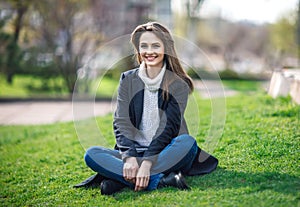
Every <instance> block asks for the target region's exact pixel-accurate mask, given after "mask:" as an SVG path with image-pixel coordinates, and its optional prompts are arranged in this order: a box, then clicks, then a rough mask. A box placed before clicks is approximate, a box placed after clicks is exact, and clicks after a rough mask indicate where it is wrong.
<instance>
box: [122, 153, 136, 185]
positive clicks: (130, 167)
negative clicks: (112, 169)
mask: <svg viewBox="0 0 300 207" xmlns="http://www.w3.org/2000/svg"><path fill="white" fill-rule="evenodd" d="M138 170H139V165H138V163H137V160H136V158H135V157H128V158H126V160H125V163H124V166H123V177H124V179H125V180H127V181H128V182H131V183H135V181H136V174H137V172H138Z"/></svg>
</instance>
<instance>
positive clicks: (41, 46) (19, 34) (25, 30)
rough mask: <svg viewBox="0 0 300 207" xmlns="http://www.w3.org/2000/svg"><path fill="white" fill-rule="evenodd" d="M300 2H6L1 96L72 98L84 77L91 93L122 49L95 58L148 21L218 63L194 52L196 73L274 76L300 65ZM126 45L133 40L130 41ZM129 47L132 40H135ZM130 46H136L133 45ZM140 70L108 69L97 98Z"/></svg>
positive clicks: (1, 16)
mask: <svg viewBox="0 0 300 207" xmlns="http://www.w3.org/2000/svg"><path fill="white" fill-rule="evenodd" d="M299 5H300V4H299V2H298V1H297V0H285V1H282V0H252V1H239V0H226V1H220V0H219V1H217V0H152V1H151V0H122V1H120V0H41V1H37V0H5V1H3V0H1V1H0V98H16V97H18V98H37V97H38V98H44V97H46V98H49V97H52V98H68V97H70V94H72V93H73V92H74V90H75V88H74V86H75V82H76V80H77V78H78V77H81V78H83V77H84V78H85V79H86V80H87V82H88V83H87V85H86V87H85V88H84V89H82V90H85V91H88V90H89V87H90V84H93V83H94V82H93V81H90V80H93V79H95V78H97V77H99V75H100V74H102V73H103V71H105V70H107V68H105V67H106V65H105V64H101V62H105V61H106V60H107V59H109V58H111V55H113V54H116V53H118V46H116V48H114V49H112V48H110V49H112V50H111V51H110V52H107V53H100V54H98V56H97V59H98V64H96V66H95V65H94V67H87V66H86V65H87V61H88V60H89V58H90V57H91V56H92V55H93V54H94V53H95V52H96V51H97V49H98V48H100V47H101V46H102V45H105V44H106V43H107V42H110V41H112V40H113V39H115V38H118V37H120V36H122V35H126V34H130V33H131V32H132V30H133V29H134V28H135V27H136V26H137V25H138V24H141V23H145V22H147V21H159V22H161V23H162V24H164V25H166V26H167V27H168V28H169V29H170V30H171V31H172V33H173V34H174V35H176V36H179V37H182V38H185V39H187V40H189V41H191V42H193V43H194V44H195V45H196V46H197V47H199V48H201V50H203V51H204V52H205V54H206V55H207V56H208V57H209V59H210V61H211V63H212V64H210V63H209V64H208V63H207V61H203V60H202V59H201V58H199V57H198V56H197V54H196V53H197V52H195V51H191V50H187V51H186V53H187V54H186V55H187V56H188V57H190V63H189V66H190V67H192V69H191V68H187V70H188V73H189V74H190V75H191V76H192V77H193V78H195V79H197V78H198V79H199V78H201V77H199V75H198V74H199V73H198V72H197V71H199V72H200V73H201V74H205V75H204V76H203V77H205V78H213V76H210V73H211V71H212V70H217V72H218V73H219V75H220V77H221V79H223V80H225V79H230V80H257V81H261V80H270V78H271V75H272V72H273V71H278V70H281V69H283V68H289V69H294V68H298V67H299V56H300V52H299V51H300V50H299V48H300V47H299V43H300V26H299V24H300V23H299V22H300V21H299V18H300V15H299ZM124 44H127V42H125V43H124ZM128 47H129V40H128ZM128 50H130V48H129V49H128ZM132 67H134V61H133V59H132V57H131V56H128V57H124V58H122V59H121V60H120V61H118V62H117V63H116V64H114V65H113V67H112V69H111V70H109V71H107V72H105V78H104V79H103V82H102V83H103V84H104V85H103V88H105V90H99V91H97V97H111V96H112V94H113V93H114V91H115V87H116V86H117V84H118V79H119V74H120V73H121V72H122V71H124V70H128V69H130V68H132Z"/></svg>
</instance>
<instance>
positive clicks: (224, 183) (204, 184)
mask: <svg viewBox="0 0 300 207" xmlns="http://www.w3.org/2000/svg"><path fill="white" fill-rule="evenodd" d="M188 182H189V184H190V186H191V187H192V188H195V189H197V188H198V189H199V190H206V189H208V188H210V189H211V188H215V189H216V190H220V189H233V188H245V187H248V188H251V189H252V190H253V191H256V192H259V191H264V190H272V191H276V192H279V193H284V194H290V195H294V196H295V195H297V192H299V190H300V178H299V177H297V176H293V175H288V174H282V173H277V172H261V173H247V172H236V171H231V170H227V169H224V168H217V170H216V171H215V172H213V173H211V174H209V175H204V176H198V177H189V178H188Z"/></svg>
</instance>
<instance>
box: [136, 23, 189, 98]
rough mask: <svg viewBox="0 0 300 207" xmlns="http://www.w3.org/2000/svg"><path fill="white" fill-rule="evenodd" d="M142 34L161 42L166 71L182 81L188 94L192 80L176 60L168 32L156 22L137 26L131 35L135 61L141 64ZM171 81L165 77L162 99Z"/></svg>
mask: <svg viewBox="0 0 300 207" xmlns="http://www.w3.org/2000/svg"><path fill="white" fill-rule="evenodd" d="M144 32H153V33H154V34H155V35H156V36H157V37H158V38H159V39H161V40H162V42H163V44H164V48H165V54H164V61H165V62H166V69H167V70H170V71H171V72H174V73H175V74H176V75H177V76H179V77H180V78H181V79H182V80H184V81H185V82H186V83H187V84H188V86H189V88H190V92H192V91H193V90H194V84H193V81H192V79H191V78H190V77H189V76H188V74H187V73H186V72H185V70H184V69H183V67H182V65H181V64H180V61H179V60H178V57H177V53H176V50H175V46H174V40H173V38H172V36H171V34H170V32H169V30H168V29H167V28H166V27H164V26H163V25H161V24H160V23H157V22H148V23H146V24H142V25H139V26H137V27H136V28H135V30H134V31H133V32H132V34H131V43H132V45H133V46H134V50H135V54H136V59H137V62H138V63H139V64H141V62H142V58H141V56H140V52H139V43H140V37H141V35H142V34H143V33H144ZM171 81H172V80H170V79H168V78H167V77H165V79H164V84H163V91H164V93H166V94H164V97H165V98H167V97H168V86H169V84H170V82H171Z"/></svg>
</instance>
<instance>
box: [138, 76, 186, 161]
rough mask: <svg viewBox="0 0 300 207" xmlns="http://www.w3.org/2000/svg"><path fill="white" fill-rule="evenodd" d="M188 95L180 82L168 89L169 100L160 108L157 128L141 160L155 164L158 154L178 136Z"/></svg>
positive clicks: (184, 85) (184, 86) (184, 84)
mask: <svg viewBox="0 0 300 207" xmlns="http://www.w3.org/2000/svg"><path fill="white" fill-rule="evenodd" d="M188 94H189V88H188V86H187V84H186V83H185V82H183V81H181V80H180V81H176V82H175V83H173V84H172V85H171V86H170V87H169V99H168V100H167V101H163V102H164V104H166V105H165V106H163V107H162V108H163V110H162V111H161V112H162V115H161V117H160V124H159V127H158V129H157V131H156V134H155V136H154V138H153V140H152V142H151V143H150V145H149V148H148V150H147V151H146V152H145V154H144V158H143V159H145V160H151V161H152V162H155V161H156V159H157V156H158V154H159V153H160V152H161V151H162V150H163V149H164V148H165V147H166V146H167V145H168V144H169V143H170V142H171V140H172V139H173V138H175V137H177V136H178V134H179V131H180V128H181V127H182V126H183V124H182V123H183V122H184V111H185V108H186V105H187V99H188Z"/></svg>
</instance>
